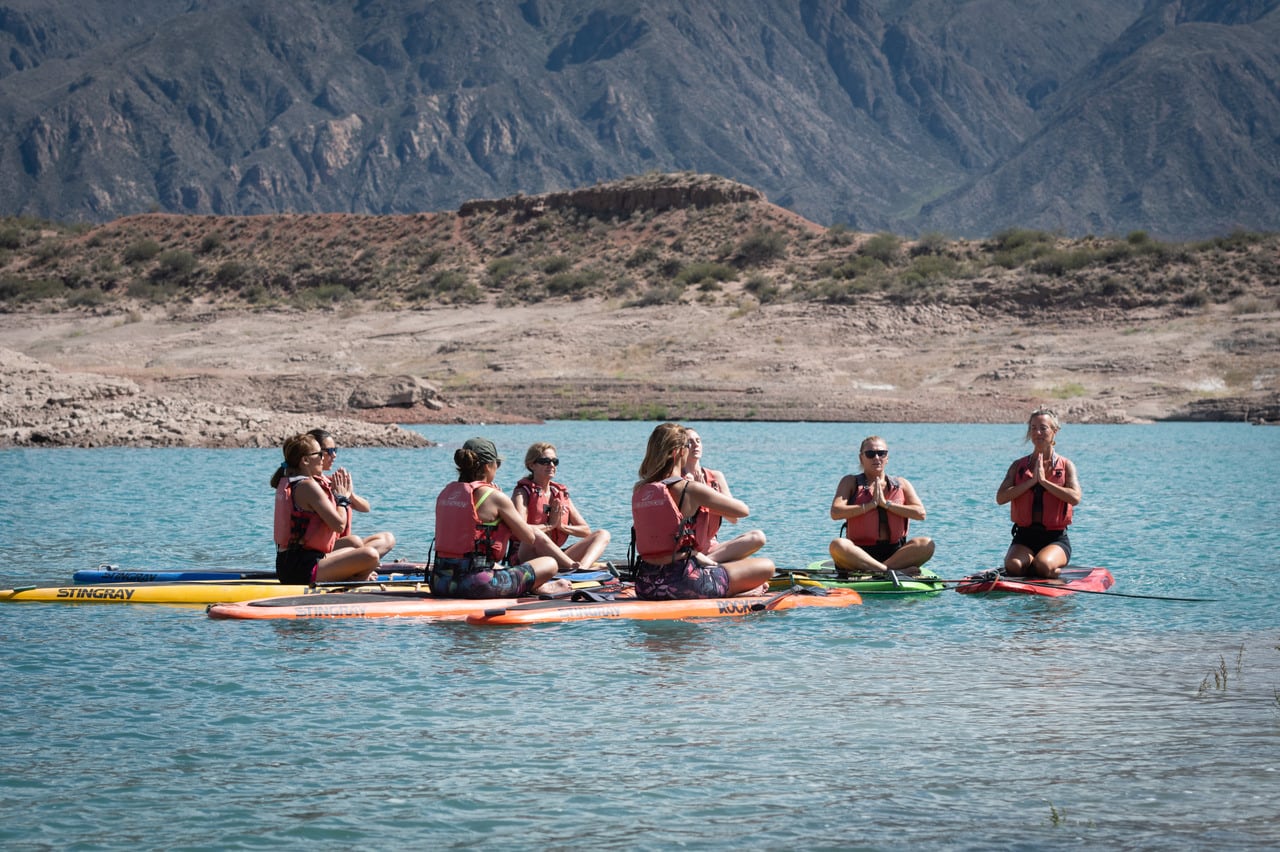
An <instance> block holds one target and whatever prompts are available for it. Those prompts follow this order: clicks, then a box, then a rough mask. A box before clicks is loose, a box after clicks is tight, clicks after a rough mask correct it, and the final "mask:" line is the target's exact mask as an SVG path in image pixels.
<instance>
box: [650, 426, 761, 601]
mask: <svg viewBox="0 0 1280 852" xmlns="http://www.w3.org/2000/svg"><path fill="white" fill-rule="evenodd" d="M688 442H689V439H688V437H687V434H686V430H685V428H684V427H683V426H681V425H679V424H677V423H662V424H659V425H658V426H657V427H656V428H655V429H654V430H653V432H652V433H651V434H650V435H649V443H648V446H647V447H646V449H645V456H644V461H643V462H641V464H640V481H639V482H637V483H636V484H635V487H634V489H633V490H632V492H631V518H632V523H633V524H634V528H635V547H636V553H637V562H636V565H635V575H636V597H638V598H642V599H645V600H680V599H690V598H719V597H727V596H730V595H738V594H742V593H744V592H751V591H755V590H757V589H758V588H759V587H760V586H761V585H762V584H767V583H768V581H769V578H770V577H772V576H773V574H774V571H775V568H774V564H773V561H772V560H770V559H764V558H761V557H749V558H746V559H738V560H734V561H731V562H726V563H724V564H718V563H716V562H715V561H714V560H712V559H710V558H709V557H708V556H707V555H706V554H705V553H701V552H699V551H698V548H697V533H696V527H697V524H698V520H697V519H698V514H699V513H700V512H712V513H714V514H716V515H719V516H721V517H725V518H734V519H740V518H745V517H747V515H748V514H749V513H750V510H749V509H748V508H747V504H746V503H743V502H742V501H741V500H738V499H737V498H735V497H731V496H728V495H726V494H723V493H721V492H719V491H717V490H715V489H714V488H711V487H710V486H708V485H706V484H704V483H701V482H691V481H689V480H688V479H685V478H684V475H683V473H682V471H683V469H684V463H685V455H686V453H687V452H688V449H689V447H688Z"/></svg>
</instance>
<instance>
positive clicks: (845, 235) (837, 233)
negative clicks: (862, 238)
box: [827, 222, 853, 246]
mask: <svg viewBox="0 0 1280 852" xmlns="http://www.w3.org/2000/svg"><path fill="white" fill-rule="evenodd" d="M827 242H829V243H831V244H832V245H833V246H847V245H849V244H850V243H852V242H853V233H852V232H851V231H850V230H849V226H848V225H846V224H844V223H843V222H836V223H835V224H834V225H832V226H831V227H830V228H827Z"/></svg>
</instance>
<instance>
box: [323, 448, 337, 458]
mask: <svg viewBox="0 0 1280 852" xmlns="http://www.w3.org/2000/svg"><path fill="white" fill-rule="evenodd" d="M320 452H322V453H324V454H325V455H326V456H336V455H337V454H338V448H337V447H325V448H324V449H322V450H321V451H320Z"/></svg>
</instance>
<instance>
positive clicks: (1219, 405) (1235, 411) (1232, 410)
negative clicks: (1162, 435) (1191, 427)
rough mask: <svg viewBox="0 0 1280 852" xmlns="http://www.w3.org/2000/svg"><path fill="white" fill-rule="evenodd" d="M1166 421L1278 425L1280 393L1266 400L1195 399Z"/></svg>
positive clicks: (1279, 422)
mask: <svg viewBox="0 0 1280 852" xmlns="http://www.w3.org/2000/svg"><path fill="white" fill-rule="evenodd" d="M1165 419H1166V420H1186V421H1193V422H1201V423H1208V422H1217V421H1223V422H1228V423H1230V422H1237V423H1239V422H1249V423H1258V424H1280V393H1278V394H1271V395H1270V397H1268V398H1266V399H1256V398H1246V397H1218V398H1213V399H1197V400H1195V401H1194V402H1190V403H1188V404H1187V405H1184V406H1183V407H1182V408H1180V409H1178V410H1177V411H1176V412H1174V413H1173V414H1171V415H1170V416H1169V417H1167V418H1165Z"/></svg>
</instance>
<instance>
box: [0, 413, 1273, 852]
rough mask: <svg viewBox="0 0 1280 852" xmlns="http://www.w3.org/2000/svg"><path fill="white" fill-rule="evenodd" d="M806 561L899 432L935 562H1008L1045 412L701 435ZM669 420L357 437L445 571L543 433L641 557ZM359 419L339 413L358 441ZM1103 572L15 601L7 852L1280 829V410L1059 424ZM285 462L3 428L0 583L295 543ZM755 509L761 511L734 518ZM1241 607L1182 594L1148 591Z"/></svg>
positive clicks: (827, 842) (706, 844) (1094, 843)
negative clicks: (766, 609)
mask: <svg viewBox="0 0 1280 852" xmlns="http://www.w3.org/2000/svg"><path fill="white" fill-rule="evenodd" d="M692 425H695V426H696V427H697V428H698V430H699V432H700V434H701V435H702V438H703V440H704V442H705V461H706V463H707V464H708V466H710V467H714V468H717V469H721V470H723V471H724V472H725V473H726V474H727V476H728V478H729V482H730V485H731V487H732V489H733V491H734V493H735V495H736V496H738V497H740V498H742V499H743V500H745V501H746V502H747V503H748V504H749V505H750V506H751V509H752V516H751V517H750V518H748V519H747V520H745V521H743V522H742V524H741V527H742V528H744V529H748V528H756V527H758V528H760V529H763V530H764V531H765V532H766V533H767V534H768V536H769V544H768V546H767V547H766V548H765V550H764V551H763V552H762V554H761V555H767V556H770V557H772V558H773V559H774V560H775V562H776V563H777V564H778V565H779V566H780V567H791V568H799V567H803V566H804V565H806V564H808V563H809V562H810V561H813V560H815V559H819V558H823V557H825V555H826V545H827V541H828V540H829V539H830V538H831V537H832V535H834V534H835V532H836V525H835V524H833V523H832V522H831V521H830V520H829V519H828V518H827V507H828V506H829V505H830V501H831V497H832V494H833V492H834V490H835V485H836V483H837V481H838V480H839V478H840V476H841V474H843V473H846V472H848V471H849V470H851V469H852V466H853V465H854V464H855V463H856V459H855V454H856V450H857V446H858V442H859V441H860V440H861V439H862V438H863V437H865V436H867V435H870V434H877V435H880V436H882V437H884V438H885V439H886V440H887V442H888V445H889V447H890V449H891V455H890V463H889V471H890V473H891V474H897V475H902V476H906V477H907V478H908V479H910V480H911V481H912V483H913V484H914V485H915V487H916V490H917V491H918V492H919V493H920V495H921V497H922V499H923V500H924V503H925V505H926V508H927V509H928V512H929V516H928V518H927V519H926V521H925V522H923V523H920V524H916V525H913V527H912V529H913V532H915V533H919V534H925V535H930V536H932V537H933V538H934V539H935V541H936V542H937V556H936V557H935V558H934V560H933V563H932V567H934V569H935V570H937V571H938V572H939V573H940V574H941V575H942V576H944V577H949V578H954V577H960V576H963V575H964V574H967V573H971V572H972V571H975V570H979V569H984V568H990V567H994V566H996V565H998V564H999V562H1000V559H1001V556H1002V555H1003V552H1004V549H1005V547H1006V546H1007V543H1008V529H1009V521H1008V511H1007V508H1000V507H997V506H996V505H995V502H994V495H995V489H996V486H997V485H998V484H999V482H1000V480H1001V478H1002V476H1003V475H1004V472H1005V469H1006V468H1007V466H1008V464H1009V462H1010V461H1012V460H1013V459H1014V458H1015V457H1016V456H1018V455H1021V454H1023V453H1025V452H1026V446H1027V445H1025V444H1024V443H1023V442H1022V434H1023V428H1022V427H1020V426H1017V425H998V426H992V425H982V426H976V425H958V426H957V425H893V424H876V425H866V424H803V423H790V424H747V423H696V424H692ZM652 426H653V424H652V423H578V422H553V423H547V424H543V425H538V426H494V427H476V426H447V427H435V426H433V427H419V428H420V431H422V432H423V433H424V434H426V435H428V436H429V437H431V438H433V439H435V440H437V441H440V442H441V443H442V444H443V446H441V447H438V448H430V449H419V450H380V449H363V450H361V449H346V448H343V450H342V451H341V454H340V456H339V460H340V462H341V463H342V464H344V465H345V466H347V467H348V468H349V469H351V470H352V471H353V474H354V477H355V484H356V490H357V491H358V492H359V493H361V494H362V495H364V496H366V497H368V498H369V499H370V501H371V502H372V503H373V504H374V511H373V512H372V513H370V514H369V515H368V516H357V519H356V531H357V532H361V531H364V532H372V531H375V530H380V529H388V530H391V531H393V532H395V533H396V535H397V537H398V538H399V540H400V545H399V546H398V547H397V549H396V551H394V552H393V553H392V556H399V557H402V558H405V559H410V560H420V559H422V558H424V557H425V555H426V551H427V547H428V545H429V543H430V537H431V530H432V529H433V520H432V507H433V504H434V498H435V495H436V493H437V492H438V491H439V490H440V488H441V487H443V485H444V484H445V483H446V482H447V481H449V480H451V479H452V478H454V471H453V467H452V455H453V449H454V448H455V447H457V446H458V445H460V444H461V442H462V441H463V440H465V439H466V438H468V437H470V436H472V435H475V434H482V435H486V436H489V437H491V438H493V439H494V440H495V441H496V442H497V444H498V447H499V449H500V450H501V451H502V452H503V453H504V455H505V456H506V457H507V463H506V464H505V465H504V466H503V468H502V470H501V472H500V475H499V479H498V482H499V484H500V485H502V486H504V487H505V488H506V489H507V490H508V491H509V490H510V488H511V486H512V485H514V483H515V480H516V478H517V475H518V473H519V472H520V470H522V466H521V464H520V460H521V459H522V458H523V454H524V450H525V448H526V447H527V446H528V445H529V444H530V443H531V442H533V441H535V440H543V439H545V440H549V441H552V442H553V443H555V445H556V446H557V448H558V450H559V454H560V456H561V458H562V459H564V465H563V468H562V469H561V471H560V474H559V478H560V479H561V480H563V481H564V482H566V483H568V484H569V485H570V487H571V489H572V493H573V496H574V501H575V503H576V504H577V505H578V506H579V508H580V509H581V510H582V511H583V513H584V514H585V515H586V517H587V519H588V521H589V522H591V523H592V524H593V525H595V526H603V527H605V528H607V529H610V530H611V531H612V532H613V534H614V544H613V545H612V546H611V547H610V549H609V552H608V556H609V557H610V558H613V559H615V560H616V561H622V560H623V559H624V558H625V553H626V538H627V530H628V528H629V525H630V516H629V503H628V495H629V489H630V485H631V483H632V481H633V480H634V479H635V475H636V469H637V468H638V466H639V463H640V459H641V457H642V455H643V450H644V442H645V439H646V438H647V436H648V434H649V432H650V430H651V429H652ZM340 440H341V436H339V441H340ZM1059 450H1060V452H1062V454H1064V455H1066V456H1067V457H1069V458H1071V459H1072V460H1073V461H1074V462H1075V463H1076V465H1077V467H1078V469H1079V472H1080V477H1081V481H1082V485H1083V487H1084V502H1083V504H1082V505H1081V507H1080V508H1079V510H1078V512H1077V515H1076V523H1075V525H1074V526H1073V527H1072V533H1071V537H1072V542H1073V545H1074V547H1075V557H1074V560H1073V561H1074V562H1075V563H1077V564H1082V565H1105V566H1107V567H1109V568H1110V569H1111V570H1112V572H1113V573H1114V574H1115V576H1116V578H1117V583H1116V586H1115V589H1114V591H1115V592H1118V593H1124V594H1128V595H1141V596H1148V597H1109V598H1108V597H1104V596H1100V595H1076V596H1073V597H1071V598H1068V599H1055V600H1050V599H1042V598H1031V597H1022V596H1017V597H1000V598H996V597H990V598H983V597H978V596H962V595H957V594H955V593H954V592H946V593H943V594H941V595H939V596H937V597H933V598H927V599H908V600H876V599H868V600H867V601H866V603H864V604H863V605H862V606H858V607H852V608H849V609H846V610H821V609H813V610H796V611H789V612H770V613H762V614H758V615H753V616H748V617H745V618H742V619H736V620H734V619H713V620H706V621H701V622H657V623H654V622H606V621H597V622H582V623H569V624H560V625H545V626H538V627H531V628H476V627H470V626H468V625H466V624H459V623H443V622H436V623H433V622H429V621H421V620H409V619H403V620H392V619H386V620H382V619H378V620H370V621H358V620H350V621H314V622H224V621H213V620H211V619H209V618H207V617H206V616H205V614H204V612H203V610H202V609H200V608H183V607H163V606H142V605H63V604H3V605H0V647H2V648H3V654H2V655H0V672H2V673H3V682H4V689H3V691H2V692H0V720H2V721H0V811H2V812H3V814H4V819H3V821H2V823H0V845H3V846H4V847H5V848H10V849H66V848H83V849H96V848H105V849H115V848H118V849H125V848H129V849H133V848H147V849H178V848H218V849H224V848H250V849H253V848H278V847H295V846H303V845H307V846H309V847H315V848H334V849H337V848H348V847H359V848H378V849H395V848H448V849H454V848H477V847H480V848H488V847H495V846H506V847H513V848H529V849H544V848H593V849H594V848H602V849H635V848H640V849H666V848H670V847H672V846H676V845H680V846H686V847H691V848H698V849H720V848H724V849H730V848H740V847H748V848H761V849H793V848H799V849H820V848H839V849H847V848H865V849H898V848H914V847H922V846H923V847H933V848H956V849H1010V848H1015V849H1045V848H1098V847H1109V848H1128V849H1155V848H1161V849H1164V848H1214V849H1246V848H1249V849H1254V848H1259V847H1273V848H1274V847H1277V846H1280V824H1278V821H1277V819H1276V803H1277V801H1280V592H1278V591H1277V583H1276V578H1277V577H1278V576H1280V574H1278V573H1277V570H1278V569H1280V524H1278V521H1280V496H1278V495H1277V488H1276V479H1277V475H1278V474H1280V430H1276V429H1275V428H1271V427H1251V426H1248V425H1243V424H1160V425H1151V426H1081V425H1074V424H1070V423H1068V424H1066V425H1065V426H1064V428H1063V431H1062V432H1061V434H1060V435H1059ZM278 459H279V452H278V451H277V450H220V451H218V450H124V449H122V450H4V451H0V477H2V478H3V482H4V484H5V491H4V493H5V498H4V504H5V506H6V508H7V510H8V514H9V515H10V517H11V523H10V524H9V526H8V527H7V528H6V530H5V532H4V534H3V540H2V544H3V548H4V551H5V556H6V558H5V560H4V562H3V563H2V564H0V588H9V587H13V586H17V585H24V584H31V583H64V582H69V581H70V577H71V574H72V573H73V572H74V571H75V570H77V569H80V568H89V567H94V566H96V565H98V564H99V563H103V562H106V563H112V564H115V565H119V566H121V567H124V568H129V569H152V568H169V567H218V568H232V567H254V568H265V567H268V566H269V565H270V564H271V551H272V545H271V530H270V521H271V500H272V494H273V492H272V491H271V489H270V488H269V487H268V485H267V481H268V479H269V477H270V474H271V471H272V469H273V468H274V467H275V465H276V464H277V462H278ZM725 530H726V531H731V530H732V527H731V526H730V525H728V524H726V526H725ZM1161 596H1163V597H1203V598H1215V599H1216V600H1215V601H1213V602H1201V603H1189V602H1177V601H1169V600H1158V599H1153V598H1155V597H1161Z"/></svg>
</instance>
